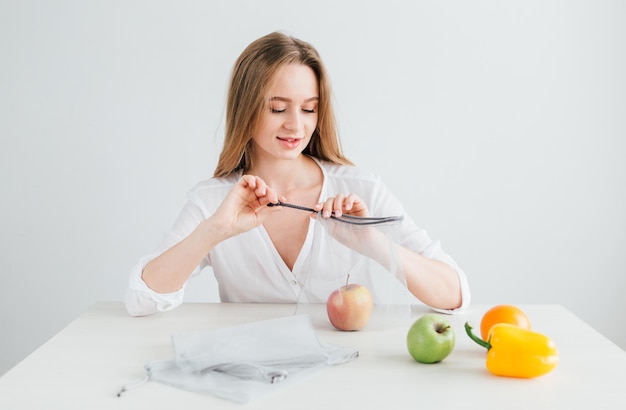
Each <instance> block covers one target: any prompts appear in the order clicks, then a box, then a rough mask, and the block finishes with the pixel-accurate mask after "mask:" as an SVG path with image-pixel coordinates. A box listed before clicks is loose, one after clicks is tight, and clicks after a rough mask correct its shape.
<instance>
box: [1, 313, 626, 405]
mask: <svg viewBox="0 0 626 410" xmlns="http://www.w3.org/2000/svg"><path fill="white" fill-rule="evenodd" d="M489 307H490V306H484V305H475V306H473V307H471V308H470V309H469V310H468V311H467V312H466V313H465V314H462V315H455V316H449V317H448V319H449V320H450V322H451V323H452V325H453V326H454V329H455V332H456V336H457V344H456V347H455V349H454V351H453V352H452V354H451V355H450V356H448V358H446V359H445V360H444V361H443V362H441V363H438V364H433V365H423V364H420V363H417V362H415V361H414V360H413V359H412V358H411V357H410V356H409V354H408V352H407V350H406V332H407V330H408V327H409V326H410V324H411V323H407V324H406V325H397V326H394V327H389V328H385V329H375V330H362V331H359V332H339V331H336V330H334V329H333V328H332V327H331V326H330V324H328V323H327V321H325V320H320V317H321V316H319V315H316V317H315V319H314V324H315V326H316V332H317V334H318V337H319V339H320V340H321V341H322V342H325V343H333V344H336V345H341V346H349V347H354V348H356V349H358V350H359V352H360V357H359V358H358V359H356V360H355V361H352V362H350V363H347V364H343V365H339V366H333V367H327V368H324V369H322V370H321V371H319V372H317V373H316V374H314V375H313V376H312V377H310V378H309V379H307V380H306V381H305V382H303V383H298V384H295V385H293V386H290V387H288V388H285V389H283V390H281V391H280V392H278V393H277V394H274V395H272V396H269V397H264V398H261V399H259V400H257V401H253V402H252V403H249V404H247V405H245V406H242V405H239V404H236V403H232V402H229V401H225V400H220V399H217V398H214V397H212V396H209V395H205V394H201V393H192V392H186V391H183V390H178V389H176V388H173V387H169V386H167V385H163V384H160V383H157V382H149V383H146V384H144V385H143V386H141V387H138V388H136V389H134V390H130V391H128V392H127V393H126V394H125V395H124V396H122V397H121V398H118V397H117V396H116V393H117V391H118V390H119V388H120V387H121V385H123V384H125V383H128V382H130V381H133V380H136V379H138V378H141V377H142V376H143V375H144V370H143V366H144V364H145V363H147V362H149V361H152V360H155V359H171V358H173V350H172V347H171V339H170V337H171V335H172V334H175V333H182V332H189V331H197V330H206V329H214V328H217V327H222V326H230V325H235V324H242V323H246V322H251V321H256V320H262V319H269V318H277V317H282V316H287V315H290V314H292V313H293V309H294V307H293V306H290V305H260V304H183V305H182V306H181V307H179V308H177V309H175V310H174V311H171V312H167V313H161V314H156V315H153V316H148V317H142V318H133V317H129V316H128V315H127V314H126V311H125V310H124V307H123V305H122V304H121V303H119V302H100V303H97V304H96V305H94V306H93V308H91V309H90V310H89V311H87V312H86V313H85V314H83V315H82V316H80V317H79V318H78V319H76V320H75V321H74V322H73V323H71V324H70V325H69V326H67V327H66V328H65V329H64V330H62V331H61V332H59V333H58V334H57V335H56V336H54V337H53V338H52V339H50V340H49V341H48V342H47V343H46V344H44V345H43V346H41V347H40V348H39V349H38V350H36V351H35V352H34V353H33V354H31V355H30V356H29V357H27V358H26V359H25V360H23V361H22V362H21V363H19V364H18V365H17V366H15V367H14V368H13V369H11V370H10V371H8V372H7V373H6V374H5V375H3V376H2V377H1V378H0V409H3V410H19V409H65V410H70V409H81V410H84V409H134V410H137V409H185V410H189V409H211V408H213V409H215V408H220V409H228V408H246V409H257V408H259V409H272V410H279V409H290V410H293V409H335V408H342V409H383V410H397V409H465V408H475V409H480V410H487V409H569V408H574V407H575V408H590V409H596V408H612V409H617V408H620V409H624V408H626V352H624V351H623V350H621V349H620V348H619V347H617V346H616V345H615V344H613V343H611V342H610V341H609V340H608V339H606V338H605V337H603V336H602V335H600V334H599V333H598V332H596V331H595V330H594V329H592V328H591V327H590V326H588V325H587V324H585V323H584V322H583V321H581V320H580V319H578V318H577V317H576V316H574V315H573V314H572V313H571V312H569V311H568V310H566V309H565V308H563V307H562V306H559V305H520V307H521V308H522V309H523V310H524V311H525V312H526V313H527V315H528V316H529V317H530V319H531V322H532V325H533V328H534V329H535V330H537V331H540V332H542V333H545V334H547V335H548V336H550V337H551V338H552V339H553V340H554V341H555V343H556V345H557V347H558V348H559V355H560V362H559V365H558V366H557V368H556V369H555V370H554V371H553V372H551V373H549V374H548V375H545V376H542V377H540V378H536V379H513V378H503V377H497V376H494V375H492V374H490V373H489V372H487V370H486V368H485V351H484V349H482V348H480V347H479V346H478V345H476V344H475V343H474V342H472V341H471V340H470V339H469V338H468V337H467V335H466V334H465V332H464V330H463V325H464V323H465V322H466V321H469V322H470V323H473V324H474V325H476V326H478V324H479V322H480V318H481V316H482V314H483V313H484V312H485V311H486V310H487V309H488V308H489ZM412 310H413V318H412V319H411V321H412V320H415V319H417V317H419V316H420V315H422V314H423V313H426V312H429V310H428V309H427V308H425V307H422V306H413V307H412ZM616 325H618V324H616ZM620 325H621V324H620ZM476 330H477V331H478V329H476Z"/></svg>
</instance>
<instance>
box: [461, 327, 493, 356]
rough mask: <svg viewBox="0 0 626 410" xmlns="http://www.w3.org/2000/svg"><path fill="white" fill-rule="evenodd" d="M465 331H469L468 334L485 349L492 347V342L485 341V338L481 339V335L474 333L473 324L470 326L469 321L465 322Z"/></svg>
mask: <svg viewBox="0 0 626 410" xmlns="http://www.w3.org/2000/svg"><path fill="white" fill-rule="evenodd" d="M465 332H467V335H468V336H469V337H470V339H472V340H473V341H475V342H476V343H478V344H479V345H481V346H482V347H484V348H485V349H487V350H489V349H491V343H489V342H485V341H484V340H483V339H481V338H480V337H478V336H476V335H475V334H474V333H472V326H470V324H469V322H465Z"/></svg>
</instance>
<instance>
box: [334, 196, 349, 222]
mask: <svg viewBox="0 0 626 410" xmlns="http://www.w3.org/2000/svg"><path fill="white" fill-rule="evenodd" d="M345 199H346V197H345V196H344V195H342V194H339V195H337V196H336V197H335V201H334V202H333V212H334V213H335V216H336V217H340V216H341V215H342V214H343V206H344V201H345Z"/></svg>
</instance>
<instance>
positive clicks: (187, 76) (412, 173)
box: [0, 0, 626, 374]
mask: <svg viewBox="0 0 626 410" xmlns="http://www.w3.org/2000/svg"><path fill="white" fill-rule="evenodd" d="M345 3H346V4H345V5H344V4H343V3H340V2H336V1H334V0H331V1H315V2H293V1H288V0H286V1H263V2H259V1H252V0H251V1H228V2H227V1H224V2H222V3H220V4H214V2H203V1H171V2H168V1H113V0H107V1H89V2H84V1H79V0H74V1H70V0H68V1H44V0H41V1H19V0H13V1H11V0H0V136H1V141H2V144H1V147H0V171H1V172H0V189H1V191H0V192H1V195H2V200H1V201H0V256H1V260H0V269H1V270H0V294H1V297H0V329H1V330H0V332H1V333H0V374H1V373H3V372H5V371H6V370H8V369H9V368H10V367H12V366H13V365H15V364H16V363H17V362H18V361H19V360H21V359H22V358H24V357H25V356H26V355H27V354H29V353H30V352H32V351H33V350H34V349H36V348H37V347H38V346H40V345H41V344H42V343H44V342H45V341H46V340H47V339H48V338H49V337H51V336H52V335H53V334H54V333H56V332H57V331H59V330H60V329H61V328H63V327H64V326H65V325H67V324H68V323H69V322H70V321H71V320H73V319H74V318H75V317H77V316H78V315H79V314H80V313H82V312H83V311H84V310H85V309H87V308H88V307H89V306H90V305H91V304H92V303H94V302H95V301H97V300H103V299H114V300H121V299H122V297H123V293H124V290H125V287H126V283H127V277H128V272H129V269H130V267H131V266H132V265H133V264H134V263H135V261H136V260H137V259H138V258H139V257H140V256H141V255H142V254H143V253H145V252H148V251H149V250H151V249H152V248H153V247H154V246H156V244H157V243H158V242H159V240H160V239H161V237H162V235H163V233H164V232H165V230H166V229H167V228H168V227H169V226H170V224H171V223H172V222H173V220H174V218H175V217H176V215H177V213H178V211H179V210H180V208H181V206H182V205H183V203H184V201H185V193H186V191H187V190H188V189H189V188H190V187H191V186H192V185H193V184H195V183H196V182H197V181H198V180H200V179H203V178H205V177H208V176H210V175H211V173H212V171H213V168H214V166H215V163H216V158H217V155H218V152H219V150H220V148H221V137H222V129H223V123H222V116H223V103H224V96H225V89H226V82H227V77H228V73H229V71H230V68H231V65H232V63H233V62H234V60H235V58H236V57H237V55H238V54H239V53H240V52H241V51H242V50H243V48H244V47H245V46H246V45H247V44H248V43H249V42H250V41H252V40H253V39H255V38H257V37H259V36H261V35H263V34H266V33H268V32H270V31H274V30H285V31H288V32H290V33H292V34H294V35H296V36H299V37H301V38H303V39H305V40H308V41H310V42H312V43H313V44H314V45H315V46H317V48H318V49H319V51H320V52H321V54H322V56H323V57H324V58H325V60H326V63H327V65H328V67H329V69H330V72H331V75H332V80H333V83H334V86H335V97H336V101H337V107H338V111H339V119H340V122H341V131H342V135H343V138H344V148H345V150H346V152H347V154H348V155H349V156H350V157H351V158H352V159H353V160H355V161H356V162H357V163H358V164H359V165H362V166H364V167H366V168H369V169H371V170H373V171H376V172H377V173H379V174H381V176H382V177H383V179H384V180H385V181H386V182H387V183H388V185H389V186H390V187H391V189H392V190H393V191H394V192H395V193H396V194H397V195H398V196H399V197H400V198H401V199H402V200H403V202H404V203H405V205H406V207H407V208H408V209H409V211H410V213H411V214H412V215H413V216H414V218H415V219H416V220H417V222H418V223H419V224H420V225H421V226H422V227H424V228H426V229H427V230H428V231H429V233H430V234H431V236H432V237H434V238H439V239H441V240H442V242H443V245H444V247H445V248H446V249H447V250H448V251H449V252H450V253H451V254H452V255H453V256H455V257H456V259H457V260H458V262H459V263H460V264H461V265H462V267H463V268H464V269H465V271H466V272H467V274H468V275H469V278H470V284H471V286H472V290H473V295H474V302H475V303H488V304H495V303H559V304H563V305H565V306H566V307H567V308H569V309H570V310H572V311H573V312H574V313H576V314H577V315H579V316H580V317H581V318H583V319H584V320H585V321H587V322H588V323H589V324H591V325H592V326H593V327H595V328H596V329H597V330H599V331H600V332H602V333H603V334H605V335H606V336H607V337H608V338H610V339H611V340H613V341H614V342H615V343H617V344H619V345H620V346H621V347H622V348H626V329H625V328H624V326H622V325H623V322H624V320H623V316H622V315H623V313H624V312H625V311H626V299H625V298H624V296H623V295H624V291H626V279H625V277H626V271H625V269H624V267H623V266H624V262H625V257H624V255H625V254H626V252H624V250H623V247H624V245H626V229H625V228H626V223H625V217H624V214H625V212H624V210H625V209H626V197H625V195H624V194H625V187H626V172H625V171H626V166H625V165H624V161H623V160H622V157H623V156H624V154H626V150H625V148H626V147H625V142H624V141H625V140H626V138H625V137H626V135H625V134H626V115H625V113H626V80H625V75H624V73H625V72H626V29H625V28H624V24H623V21H624V17H626V3H624V2H620V1H613V2H609V1H592V0H589V1H550V0H542V1H519V2H501V1H495V0H494V1H481V2H477V1H465V0H463V1H445V2H436V1H432V2H414V3H415V5H410V6H409V5H408V4H409V2H405V1H391V0H387V1H384V2H383V1H368V0H366V1H359V2H345ZM405 3H406V4H405ZM192 288H193V289H192V290H191V292H190V295H189V300H194V301H198V300H215V298H216V292H215V288H214V284H213V282H212V278H211V276H210V273H207V275H205V277H204V278H203V279H200V280H198V283H197V286H195V287H192Z"/></svg>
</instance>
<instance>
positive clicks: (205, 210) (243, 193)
mask: <svg viewBox="0 0 626 410" xmlns="http://www.w3.org/2000/svg"><path fill="white" fill-rule="evenodd" d="M279 201H281V202H289V203H294V204H302V205H307V206H308V205H310V204H317V205H314V206H313V208H314V209H315V210H316V211H320V213H319V215H321V218H329V217H330V216H331V214H332V213H333V212H334V215H335V216H340V215H341V214H342V213H343V214H350V215H355V216H367V215H369V214H372V215H380V216H382V215H404V210H403V209H402V206H401V205H400V204H399V202H398V201H397V200H396V199H395V198H394V197H393V196H392V195H391V194H390V193H389V192H388V191H387V190H386V188H385V187H384V185H383V184H382V183H381V182H380V181H379V179H377V178H376V177H374V176H372V175H371V174H369V173H367V172H364V171H362V170H360V169H358V168H356V167H355V166H353V165H352V163H351V162H350V161H349V160H348V159H347V158H346V157H345V156H344V155H343V154H342V152H341V147H340V143H339V138H338V136H337V131H336V125H335V117H334V115H333V109H332V104H331V91H330V85H329V80H328V76H327V73H326V70H325V68H324V66H323V64H322V61H321V59H320V57H319V55H318V53H317V51H316V50H315V49H314V48H313V47H312V46H311V45H310V44H308V43H306V42H303V41H301V40H298V39H296V38H293V37H290V36H287V35H284V34H281V33H271V34H269V35H266V36H264V37H262V38H260V39H258V40H256V41H254V42H253V43H251V44H250V45H249V46H248V47H247V48H246V49H245V50H244V51H243V53H242V54H241V55H240V57H239V58H238V60H237V62H236V63H235V66H234V68H233V72H232V76H231V80H230V89H229V94H228V101H227V110H226V136H225V141H224V148H223V151H222V153H221V155H220V158H219V161H218V164H217V167H216V169H215V173H214V177H213V178H211V179H209V180H206V181H203V182H201V183H199V184H198V185H197V186H196V187H195V188H194V189H192V190H191V191H190V192H189V197H188V203H187V204H186V206H185V207H184V209H183V210H182V212H181V214H180V215H179V217H178V219H177V221H176V222H175V224H174V226H173V228H172V230H171V231H170V232H168V234H167V235H166V237H165V238H164V240H163V242H162V243H161V245H160V246H159V247H158V248H157V249H156V250H155V252H153V253H151V254H149V255H146V256H145V257H143V258H142V259H141V260H140V261H139V263H138V264H137V265H136V266H135V268H134V269H133V271H132V272H131V278H130V286H129V289H128V292H127V296H126V306H127V309H128V312H129V313H130V314H131V315H146V314H150V313H154V312H157V311H165V310H169V309H172V308H174V307H176V306H178V305H179V304H180V303H181V302H182V299H183V293H184V289H185V285H186V284H187V283H188V281H189V279H190V278H191V277H192V276H193V275H195V274H197V273H199V272H200V271H201V270H202V269H204V268H205V267H207V266H211V267H212V268H213V272H214V274H215V277H216V279H217V281H218V284H219V292H220V298H221V300H222V301H223V302H272V303H280V302H296V301H298V297H299V295H301V293H302V286H303V283H304V282H305V279H304V278H305V277H306V275H307V270H309V269H310V268H311V266H312V264H316V265H317V267H318V268H322V270H323V269H324V268H326V270H328V269H335V268H336V266H332V265H329V263H330V262H325V261H327V260H329V259H326V258H325V257H324V256H325V255H329V254H332V252H333V249H331V248H329V247H328V246H326V244H327V243H328V241H327V238H326V239H325V238H324V235H322V234H319V232H320V231H319V230H316V228H315V227H316V226H317V225H319V224H316V221H315V219H316V218H320V216H315V215H316V214H313V215H314V216H315V217H314V218H312V217H311V216H312V214H311V213H307V212H302V211H301V210H297V209H291V208H287V207H285V206H271V205H274V204H277V203H278V202H279ZM399 229H400V233H401V243H400V245H401V246H400V251H399V259H400V261H401V266H402V268H403V271H404V274H405V275H406V278H405V279H406V284H407V286H408V289H409V290H410V291H411V293H413V294H414V295H415V296H416V297H417V298H418V299H420V300H421V301H422V302H424V303H425V304H427V305H429V306H431V307H432V308H435V309H439V310H443V311H448V312H451V311H453V310H455V309H462V308H464V307H466V306H467V305H468V303H469V288H468V285H467V280H466V277H465V275H464V273H463V272H462V271H461V270H460V269H459V268H458V266H457V265H456V263H455V262H454V260H452V258H450V257H449V256H448V255H447V254H446V253H445V252H444V251H443V250H442V249H441V247H440V246H439V243H438V242H433V241H431V240H430V238H429V237H428V235H427V234H426V233H425V232H424V231H423V230H420V229H419V228H418V227H417V226H416V225H415V224H414V223H413V221H412V220H411V219H410V218H409V217H407V216H405V218H404V220H403V222H402V224H401V226H400V228H399ZM316 232H317V233H316ZM326 236H327V235H326ZM313 250H315V251H313ZM325 263H326V266H324V264H325Z"/></svg>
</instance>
